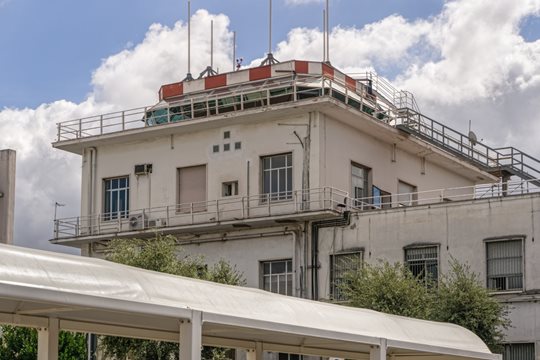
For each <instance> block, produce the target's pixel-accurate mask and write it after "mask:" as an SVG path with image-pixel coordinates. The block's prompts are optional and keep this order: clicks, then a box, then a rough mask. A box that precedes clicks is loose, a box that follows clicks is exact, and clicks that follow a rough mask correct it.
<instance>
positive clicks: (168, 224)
mask: <svg viewBox="0 0 540 360" xmlns="http://www.w3.org/2000/svg"><path fill="white" fill-rule="evenodd" d="M166 217H167V226H171V225H170V222H169V218H170V215H169V205H167V215H166Z"/></svg>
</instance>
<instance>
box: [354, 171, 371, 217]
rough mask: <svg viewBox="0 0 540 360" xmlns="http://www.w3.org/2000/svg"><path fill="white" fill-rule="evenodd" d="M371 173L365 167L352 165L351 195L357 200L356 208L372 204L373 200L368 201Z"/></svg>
mask: <svg viewBox="0 0 540 360" xmlns="http://www.w3.org/2000/svg"><path fill="white" fill-rule="evenodd" d="M369 172H370V169H369V168H367V167H365V166H362V165H358V164H355V163H352V164H351V186H352V189H351V194H352V196H353V198H354V199H355V201H354V206H355V207H359V208H363V207H364V206H365V205H367V204H370V203H371V199H367V198H368V197H369V196H370V193H369V185H368V183H369Z"/></svg>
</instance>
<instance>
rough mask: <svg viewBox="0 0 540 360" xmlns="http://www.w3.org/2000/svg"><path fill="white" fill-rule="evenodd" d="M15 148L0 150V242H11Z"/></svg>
mask: <svg viewBox="0 0 540 360" xmlns="http://www.w3.org/2000/svg"><path fill="white" fill-rule="evenodd" d="M15 156H16V154H15V150H1V151H0V193H1V194H0V243H4V244H13V223H14V219H15Z"/></svg>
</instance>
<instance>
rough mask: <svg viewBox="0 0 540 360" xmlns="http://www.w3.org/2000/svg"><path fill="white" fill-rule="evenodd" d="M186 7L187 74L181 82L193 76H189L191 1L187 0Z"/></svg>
mask: <svg viewBox="0 0 540 360" xmlns="http://www.w3.org/2000/svg"><path fill="white" fill-rule="evenodd" d="M187 6H188V23H187V34H188V35H187V43H188V45H187V46H188V48H187V53H188V56H187V74H186V77H185V78H184V80H182V81H191V80H193V76H191V0H188V3H187Z"/></svg>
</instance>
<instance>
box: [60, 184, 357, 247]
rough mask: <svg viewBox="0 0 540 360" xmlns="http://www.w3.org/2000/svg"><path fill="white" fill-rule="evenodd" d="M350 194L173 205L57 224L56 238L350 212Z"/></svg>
mask: <svg viewBox="0 0 540 360" xmlns="http://www.w3.org/2000/svg"><path fill="white" fill-rule="evenodd" d="M347 199H348V193H347V192H345V191H342V190H339V189H335V188H332V187H323V188H316V189H309V190H303V191H302V190H296V191H289V192H282V193H269V194H258V195H251V196H244V197H234V198H223V199H218V200H210V201H202V202H193V203H183V204H172V205H168V206H158V207H152V208H144V209H138V210H130V211H129V213H126V212H119V213H107V214H94V215H89V216H79V217H72V218H66V219H58V220H55V221H54V238H55V239H60V238H74V237H82V236H92V235H104V234H115V233H121V232H130V231H138V230H146V229H153V228H165V227H181V226H192V225H203V224H215V223H220V222H230V221H233V222H237V223H242V221H243V220H248V219H256V218H266V217H271V216H287V215H297V214H302V213H308V212H316V211H337V212H341V211H344V210H347V209H348V202H347Z"/></svg>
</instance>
